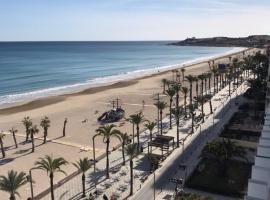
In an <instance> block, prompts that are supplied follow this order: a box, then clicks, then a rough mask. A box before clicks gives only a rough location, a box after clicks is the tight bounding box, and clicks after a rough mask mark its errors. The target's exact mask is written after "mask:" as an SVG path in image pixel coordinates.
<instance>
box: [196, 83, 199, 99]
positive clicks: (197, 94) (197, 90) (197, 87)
mask: <svg viewBox="0 0 270 200" xmlns="http://www.w3.org/2000/svg"><path fill="white" fill-rule="evenodd" d="M196 96H197V97H198V96H199V86H198V81H197V82H196Z"/></svg>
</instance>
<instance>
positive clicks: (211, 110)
mask: <svg viewBox="0 0 270 200" xmlns="http://www.w3.org/2000/svg"><path fill="white" fill-rule="evenodd" d="M209 106H210V114H213V107H212V101H211V99H210V100H209Z"/></svg>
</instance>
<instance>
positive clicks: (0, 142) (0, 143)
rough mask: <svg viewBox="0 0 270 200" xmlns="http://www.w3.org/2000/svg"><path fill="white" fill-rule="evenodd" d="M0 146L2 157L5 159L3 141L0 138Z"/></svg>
mask: <svg viewBox="0 0 270 200" xmlns="http://www.w3.org/2000/svg"><path fill="white" fill-rule="evenodd" d="M0 145H1V151H2V157H3V158H5V157H6V153H5V149H4V144H3V140H2V139H1V138H0Z"/></svg>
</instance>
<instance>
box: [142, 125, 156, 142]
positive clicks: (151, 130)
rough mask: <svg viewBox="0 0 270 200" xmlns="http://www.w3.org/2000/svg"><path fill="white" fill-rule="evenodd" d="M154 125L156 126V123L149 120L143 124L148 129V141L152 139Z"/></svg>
mask: <svg viewBox="0 0 270 200" xmlns="http://www.w3.org/2000/svg"><path fill="white" fill-rule="evenodd" d="M155 126H156V123H155V122H150V121H147V124H144V127H145V128H146V129H148V130H149V136H150V141H152V137H153V130H154V128H155Z"/></svg>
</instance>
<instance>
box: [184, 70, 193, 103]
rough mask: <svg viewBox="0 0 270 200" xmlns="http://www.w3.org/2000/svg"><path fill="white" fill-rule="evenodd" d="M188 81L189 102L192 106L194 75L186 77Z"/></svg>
mask: <svg viewBox="0 0 270 200" xmlns="http://www.w3.org/2000/svg"><path fill="white" fill-rule="evenodd" d="M186 79H187V81H188V82H189V102H190V104H192V83H193V82H194V81H195V77H194V76H192V75H188V76H186Z"/></svg>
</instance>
